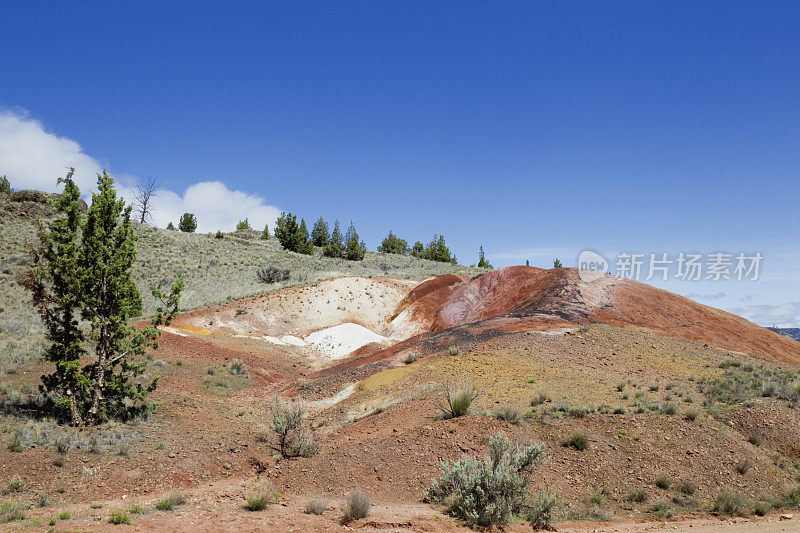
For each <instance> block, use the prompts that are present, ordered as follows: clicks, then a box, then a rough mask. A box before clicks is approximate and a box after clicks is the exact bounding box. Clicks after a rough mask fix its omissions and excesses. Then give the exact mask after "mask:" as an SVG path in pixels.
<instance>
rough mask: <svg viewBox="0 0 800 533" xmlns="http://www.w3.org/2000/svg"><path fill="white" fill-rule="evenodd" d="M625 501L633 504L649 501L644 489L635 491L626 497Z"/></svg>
mask: <svg viewBox="0 0 800 533" xmlns="http://www.w3.org/2000/svg"><path fill="white" fill-rule="evenodd" d="M625 501H627V502H631V503H644V502H646V501H647V492H645V491H643V490H642V489H634V490H632V491H631V492H630V493H628V496H626V497H625Z"/></svg>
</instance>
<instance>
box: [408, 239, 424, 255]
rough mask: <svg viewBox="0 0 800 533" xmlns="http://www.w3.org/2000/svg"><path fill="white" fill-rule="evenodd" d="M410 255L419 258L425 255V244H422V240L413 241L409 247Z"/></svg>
mask: <svg viewBox="0 0 800 533" xmlns="http://www.w3.org/2000/svg"><path fill="white" fill-rule="evenodd" d="M411 255H413V256H414V257H419V258H420V259H423V258H424V257H425V245H424V244H422V241H417V242H415V243H414V246H413V247H411Z"/></svg>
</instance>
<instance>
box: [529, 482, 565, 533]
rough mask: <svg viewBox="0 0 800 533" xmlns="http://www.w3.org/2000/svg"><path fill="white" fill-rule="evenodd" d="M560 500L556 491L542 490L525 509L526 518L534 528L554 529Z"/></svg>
mask: <svg viewBox="0 0 800 533" xmlns="http://www.w3.org/2000/svg"><path fill="white" fill-rule="evenodd" d="M559 507H560V502H559V499H558V496H556V494H555V493H554V492H547V491H542V492H540V493H539V495H538V496H537V497H536V499H534V500H533V501H531V503H530V505H529V506H528V508H527V509H526V511H525V519H526V520H527V521H528V523H529V524H530V525H531V527H533V529H547V530H552V529H553V523H554V522H555V521H556V518H557V517H558V514H559Z"/></svg>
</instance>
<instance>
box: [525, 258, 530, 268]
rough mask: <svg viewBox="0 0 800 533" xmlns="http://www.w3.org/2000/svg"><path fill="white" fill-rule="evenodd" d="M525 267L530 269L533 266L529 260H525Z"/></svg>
mask: <svg viewBox="0 0 800 533" xmlns="http://www.w3.org/2000/svg"><path fill="white" fill-rule="evenodd" d="M525 266H526V267H529V266H531V262H530V261H529V260H528V259H526V260H525Z"/></svg>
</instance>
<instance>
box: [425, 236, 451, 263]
mask: <svg viewBox="0 0 800 533" xmlns="http://www.w3.org/2000/svg"><path fill="white" fill-rule="evenodd" d="M423 255H424V257H425V259H430V260H431V261H438V262H440V263H450V262H452V261H453V257H452V256H451V255H450V249H449V248H448V247H447V245H446V244H445V242H444V236H443V235H434V236H433V240H431V242H429V243H428V246H426V247H425V252H424V254H423Z"/></svg>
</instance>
